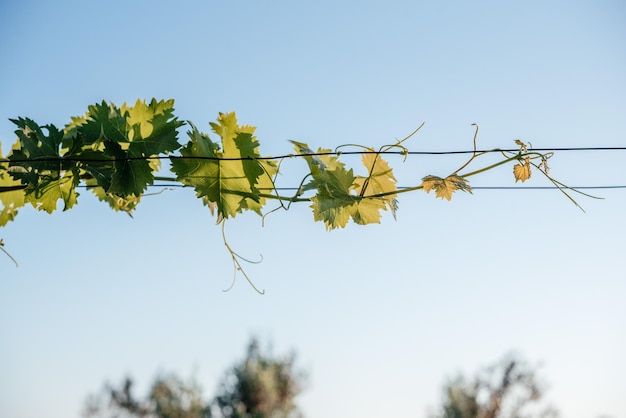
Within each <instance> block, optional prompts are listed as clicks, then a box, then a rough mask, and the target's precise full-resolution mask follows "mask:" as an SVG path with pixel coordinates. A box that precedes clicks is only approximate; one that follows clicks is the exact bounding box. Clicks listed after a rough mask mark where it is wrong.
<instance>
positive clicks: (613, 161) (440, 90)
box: [0, 0, 626, 418]
mask: <svg viewBox="0 0 626 418" xmlns="http://www.w3.org/2000/svg"><path fill="white" fill-rule="evenodd" d="M152 97H156V98H164V99H167V98H174V99H175V100H176V111H177V114H178V115H179V117H180V118H181V119H186V120H192V121H194V122H195V123H196V124H197V125H198V126H199V128H200V129H203V130H208V122H209V121H211V120H214V119H215V118H216V116H217V113H218V112H220V111H222V112H227V111H232V110H234V111H237V114H238V117H239V120H240V122H242V123H247V124H252V125H256V126H258V130H257V134H258V138H259V140H260V143H261V152H262V153H263V154H266V155H277V154H283V153H286V152H291V146H290V144H289V143H288V140H289V139H293V140H298V141H302V142H308V143H309V144H310V145H311V146H313V147H318V146H321V147H325V148H334V147H336V146H338V145H341V144H345V143H361V144H364V145H371V146H380V145H383V144H387V143H389V142H391V141H393V140H394V138H401V137H403V136H405V135H406V134H408V133H409V132H411V131H412V130H413V129H415V128H416V127H417V126H419V124H420V123H421V122H426V125H425V127H424V128H423V129H422V131H420V133H419V134H418V135H417V136H416V137H415V138H413V139H412V140H411V142H409V144H408V147H409V148H410V149H411V150H412V151H418V150H458V149H469V148H471V141H472V137H473V134H474V130H473V127H472V126H471V124H472V123H478V124H479V125H480V134H479V138H478V145H479V147H480V148H493V147H513V146H514V144H513V141H514V140H515V139H517V138H519V139H522V140H524V141H530V142H532V144H533V145H534V146H535V147H586V146H588V147H596V146H604V147H609V146H625V145H626V3H624V2H623V1H550V2H546V1H524V2H500V1H492V2H486V1H478V2H460V1H458V2H456V1H452V2H417V1H394V0H391V1H385V2H363V1H358V2H357V1H336V0H335V1H315V2H296V1H271V2H270V1H268V2H260V1H228V2H227V1H215V0H210V1H209V0H205V1H181V2H177V3H175V2H171V1H169V2H161V1H139V0H132V1H119V0H111V1H107V2H85V1H78V0H75V1H66V0H62V1H54V2H44V1H39V2H37V1H31V0H20V1H3V2H1V3H0V140H1V141H2V147H3V151H4V153H5V154H6V153H7V152H8V150H9V147H10V145H11V144H12V143H13V142H14V140H15V135H14V133H13V125H12V124H11V123H10V122H9V120H8V118H14V117H17V116H28V117H31V118H33V119H35V120H36V121H38V122H40V123H41V124H45V123H54V124H56V125H57V126H63V125H64V124H65V123H67V122H68V121H69V117H70V116H73V115H80V114H82V113H84V112H85V110H86V108H87V105H89V104H92V103H94V102H99V101H101V100H103V99H106V100H110V101H113V102H115V103H116V104H122V103H123V102H134V101H135V100H136V99H137V98H146V99H150V98H152ZM180 138H181V141H184V140H185V136H184V135H183V134H182V132H181V136H180ZM625 157H626V152H623V151H621V152H612V153H610V152H560V153H557V154H556V155H555V156H554V157H553V158H552V159H551V160H550V162H551V169H552V171H551V174H553V175H554V176H555V177H556V178H558V179H559V180H562V181H563V182H565V183H568V184H571V185H578V186H587V185H588V186H606V185H624V184H626V175H624V170H623V167H624V158H625ZM464 158H465V157H459V156H454V157H432V156H431V157H410V158H409V159H408V160H407V161H406V162H405V163H402V160H401V158H397V159H393V158H390V159H389V160H390V163H391V164H392V166H393V167H396V171H397V177H398V182H399V184H400V185H402V186H412V185H416V184H419V182H420V179H421V178H422V177H423V176H425V175H427V174H434V175H439V176H445V175H447V174H449V173H450V172H451V171H453V170H454V169H456V168H457V167H458V166H459V165H460V164H461V163H462V162H463V159H464ZM288 164H290V166H289V167H286V168H287V169H288V171H287V173H289V172H292V173H294V176H293V177H291V176H289V175H285V176H283V177H282V178H281V179H280V182H281V184H282V185H283V186H285V187H287V186H296V185H297V184H298V183H299V180H300V179H299V178H296V177H295V174H297V173H300V172H301V170H300V169H299V168H298V167H299V164H304V162H303V161H297V160H294V161H289V162H288ZM289 170H291V171H289ZM470 184H471V185H473V186H481V185H482V186H486V185H496V186H511V185H514V179H513V176H512V167H511V166H507V167H503V168H501V169H498V170H495V171H494V172H492V173H489V174H486V175H485V176H483V177H480V176H477V177H474V178H472V179H471V183H470ZM518 185H519V184H518ZM525 185H530V186H546V185H548V183H547V181H546V180H545V179H542V178H540V177H539V176H538V175H536V176H533V178H532V179H531V181H530V182H527V183H525ZM594 193H595V194H597V195H600V196H602V197H604V198H605V199H604V200H592V199H587V198H584V197H581V198H580V199H579V202H580V203H581V205H582V206H583V207H584V208H585V210H586V213H583V212H582V211H580V210H579V209H577V208H576V207H575V206H574V205H572V204H571V203H570V202H569V201H568V200H567V199H566V198H565V197H564V196H563V195H561V194H560V193H559V192H558V191H554V190H476V191H475V192H474V194H473V195H469V194H465V195H461V194H457V195H455V196H454V197H453V199H452V201H451V202H447V201H442V200H441V199H435V198H434V196H433V195H432V194H431V195H426V194H424V193H422V192H416V193H412V194H406V195H403V196H401V197H400V210H399V213H398V219H397V221H394V220H393V218H392V217H391V216H385V217H384V219H383V222H382V224H381V225H372V226H367V227H360V226H357V225H352V224H351V225H348V227H347V228H346V229H345V230H338V231H333V232H326V231H325V229H324V225H323V224H321V223H315V222H313V216H312V213H311V211H310V209H309V208H308V206H307V205H306V204H302V205H300V206H297V205H296V206H294V207H292V209H291V210H290V211H289V212H278V213H274V214H273V215H271V216H270V217H269V218H268V219H267V220H266V223H265V226H264V227H262V226H261V222H260V218H259V217H257V216H256V215H245V216H241V217H238V218H236V219H235V220H234V221H233V222H230V223H229V224H227V233H228V236H229V240H230V243H231V245H232V246H233V247H234V248H235V249H236V250H237V251H238V252H240V253H241V254H242V255H245V256H248V257H251V258H254V257H257V256H258V254H259V253H262V254H263V257H264V261H263V263H261V264H259V265H254V266H250V267H249V268H248V272H249V273H250V275H251V276H252V278H253V279H254V281H255V284H256V285H257V286H259V287H260V288H264V289H265V290H266V292H267V293H266V295H265V296H259V295H258V294H256V293H255V292H254V291H253V290H252V288H251V287H250V286H249V285H248V284H247V283H246V282H245V281H244V280H242V279H241V278H240V279H238V282H237V283H236V284H235V286H234V288H233V289H232V290H231V291H230V292H227V293H224V292H222V290H223V289H225V288H227V287H228V286H229V284H230V281H231V278H232V264H231V263H230V259H229V255H228V253H227V251H226V250H225V248H224V246H223V243H222V240H221V234H220V229H219V227H216V226H215V225H214V223H215V220H214V219H213V218H212V217H211V216H210V213H209V211H208V210H207V209H206V208H204V207H203V206H202V205H201V203H200V201H198V200H197V199H195V197H194V194H193V191H192V190H187V189H184V190H183V189H177V190H174V191H167V192H165V193H162V194H160V195H158V196H154V197H147V198H145V199H144V201H143V202H142V204H141V205H140V207H139V209H138V210H137V212H136V214H135V217H134V219H130V218H129V217H127V216H126V215H124V214H120V213H114V212H112V211H111V210H109V209H108V208H107V207H105V206H104V205H103V204H100V203H98V202H97V201H96V199H95V198H93V197H92V196H90V195H89V193H87V192H83V193H82V195H81V197H80V198H79V204H78V205H77V206H76V207H75V208H74V209H73V210H71V211H69V212H65V213H61V212H59V213H54V214H53V215H50V216H49V215H47V214H45V213H39V212H35V211H34V210H32V208H25V209H23V210H22V211H21V212H20V214H19V215H18V217H17V218H16V221H15V222H13V223H11V224H9V225H8V226H6V227H5V228H3V229H0V238H2V239H3V240H4V242H5V249H7V250H8V251H10V252H11V254H12V255H13V256H14V257H15V258H17V259H18V261H19V263H20V266H19V268H15V266H14V265H13V264H12V263H11V261H10V260H9V259H8V258H6V257H3V256H2V254H0V370H1V371H2V372H1V373H0V416H2V417H7V418H27V417H44V416H45V417H47V418H68V417H69V418H72V417H78V416H79V415H80V410H81V408H82V405H83V402H84V400H85V397H86V396H87V395H88V394H89V393H94V392H96V391H98V390H99V389H100V387H101V385H102V384H103V383H104V382H105V381H107V380H109V381H112V382H118V381H120V380H121V379H122V378H123V376H124V375H125V374H127V373H129V374H131V375H132V376H134V377H135V378H136V379H137V381H138V382H139V384H140V389H141V388H145V386H147V385H148V383H149V382H150V381H151V379H152V378H153V377H154V376H155V374H156V373H157V372H159V371H174V372H177V373H179V374H180V375H182V376H189V375H190V374H192V373H194V374H195V376H196V378H197V379H198V380H199V381H200V382H201V383H202V384H203V386H204V389H205V392H206V394H207V396H209V395H212V394H213V393H214V390H215V383H216V382H217V381H218V379H219V378H220V377H221V374H222V373H223V371H224V370H225V369H226V368H227V367H228V366H230V365H231V364H232V363H233V362H234V361H236V360H238V359H239V358H241V357H242V356H243V354H244V348H245V344H246V342H247V340H248V338H249V337H250V336H251V335H257V336H259V337H261V338H262V339H264V341H269V340H271V341H272V342H273V345H274V350H275V352H277V353H281V352H286V351H288V350H290V349H293V350H295V351H296V352H297V353H298V356H299V357H298V359H299V361H298V362H299V364H300V365H301V366H302V368H303V369H305V370H307V371H308V373H309V385H308V388H307V390H306V392H305V393H304V394H303V395H302V397H301V398H300V405H301V406H302V409H303V411H304V412H305V414H306V415H307V416H308V417H325V418H329V417H330V418H332V417H356V416H358V417H366V418H367V417H381V416H393V417H425V416H426V415H427V413H428V411H429V410H430V411H432V410H433V408H434V407H435V406H436V405H437V404H438V402H439V400H440V393H441V387H442V385H443V383H444V382H445V379H446V378H447V377H450V376H453V375H455V374H456V373H457V372H463V373H466V374H468V375H470V374H472V373H474V371H476V370H477V369H479V368H480V367H481V366H484V365H487V364H489V363H492V362H494V361H496V360H498V359H499V358H501V357H502V356H503V355H504V354H505V353H506V352H508V351H510V350H516V351H518V352H520V353H521V354H522V355H523V356H524V357H525V358H526V359H528V360H529V361H530V362H531V363H532V364H538V363H542V364H543V367H542V368H541V369H540V370H541V374H542V375H543V376H544V378H545V380H546V382H547V383H548V384H549V390H548V392H547V398H548V400H549V401H551V402H552V403H553V404H554V405H555V406H556V407H557V408H559V409H560V410H561V412H562V413H563V416H564V417H568V418H590V417H591V418H597V417H600V416H601V415H606V416H612V417H616V418H621V417H626V396H624V394H625V393H626V392H625V391H624V388H625V387H626V385H625V383H624V375H625V372H626V357H625V356H624V353H626V307H625V304H624V300H625V299H626V273H625V272H624V269H625V267H626V261H625V258H624V249H625V246H624V236H625V235H626V225H625V223H624V213H625V209H626V191H625V190H624V189H607V190H596V191H594ZM142 385H143V386H142Z"/></svg>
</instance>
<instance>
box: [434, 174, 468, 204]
mask: <svg viewBox="0 0 626 418" xmlns="http://www.w3.org/2000/svg"><path fill="white" fill-rule="evenodd" d="M422 188H423V189H424V191H425V192H426V193H430V191H431V190H435V196H437V197H439V198H441V199H447V200H452V193H454V192H455V191H457V190H462V191H464V192H470V193H471V192H472V188H471V187H470V186H469V185H468V184H467V180H466V179H464V178H463V177H461V176H457V175H455V174H452V175H450V176H448V177H446V178H445V179H442V178H441V177H437V176H426V177H424V178H423V179H422Z"/></svg>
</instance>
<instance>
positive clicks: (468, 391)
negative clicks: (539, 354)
mask: <svg viewBox="0 0 626 418" xmlns="http://www.w3.org/2000/svg"><path fill="white" fill-rule="evenodd" d="M542 396H543V389H542V388H541V387H540V384H539V383H538V381H537V377H536V371H535V370H534V369H533V368H531V367H530V366H529V365H528V364H527V363H526V362H525V361H523V360H522V359H520V358H518V357H517V356H515V355H508V356H506V357H505V358H504V359H503V360H502V361H500V362H499V363H497V364H495V365H493V366H491V367H488V368H487V369H485V370H484V371H483V372H481V373H479V374H478V375H477V376H476V377H475V378H474V379H473V380H471V381H467V380H466V379H465V378H464V377H463V376H458V377H457V378H455V379H453V380H452V381H450V382H449V383H448V384H446V386H445V387H444V400H443V404H442V406H441V409H440V412H439V413H438V414H435V415H433V418H530V417H538V418H553V417H558V413H557V411H556V410H555V409H553V408H551V407H542V406H541V402H540V400H541V398H542Z"/></svg>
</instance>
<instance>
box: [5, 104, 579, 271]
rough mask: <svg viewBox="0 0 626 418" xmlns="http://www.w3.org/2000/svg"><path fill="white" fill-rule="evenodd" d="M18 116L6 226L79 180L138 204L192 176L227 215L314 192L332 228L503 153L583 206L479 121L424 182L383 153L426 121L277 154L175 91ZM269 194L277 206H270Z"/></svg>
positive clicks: (123, 202)
mask: <svg viewBox="0 0 626 418" xmlns="http://www.w3.org/2000/svg"><path fill="white" fill-rule="evenodd" d="M11 121H12V122H13V123H14V124H15V125H16V130H15V133H16V135H17V140H16V142H15V143H14V144H13V146H12V147H11V150H10V152H9V154H8V155H7V156H6V157H4V156H3V155H2V154H1V151H2V150H1V148H0V226H4V225H6V224H7V223H8V222H9V221H13V220H14V219H15V217H16V216H17V214H18V210H19V209H20V208H22V207H23V206H26V205H31V206H33V207H34V208H35V209H37V210H40V211H45V212H47V213H52V212H53V211H55V210H56V209H57V207H58V206H59V204H60V205H61V206H62V209H63V210H64V211H66V210H69V209H71V208H72V207H74V205H76V204H77V202H78V196H79V192H78V188H79V187H81V188H84V189H86V190H89V191H91V192H92V193H94V194H95V195H96V197H97V198H98V199H99V200H100V201H103V202H106V203H107V204H108V205H109V206H110V207H111V208H112V209H113V210H116V211H123V212H126V213H127V214H132V212H133V211H134V210H135V208H136V207H137V205H138V204H139V203H140V201H141V199H142V197H143V196H145V195H146V191H147V190H148V187H149V186H152V185H154V184H155V181H169V182H177V183H179V184H180V185H182V186H184V187H191V188H193V189H194V190H195V193H196V196H197V197H198V198H199V199H200V200H201V201H202V203H203V204H204V205H206V206H207V207H208V208H209V209H210V211H211V212H212V213H213V214H214V215H215V216H216V218H217V223H218V224H222V227H223V225H224V222H226V221H227V220H229V219H231V218H235V217H236V216H237V215H238V214H240V213H242V212H244V211H253V212H256V213H257V214H259V215H261V216H265V215H267V213H269V212H273V211H275V210H277V209H285V210H286V209H289V207H290V206H291V205H292V204H294V203H308V204H309V206H310V207H311V209H312V211H313V219H314V220H315V221H321V222H324V224H325V226H326V229H328V230H332V229H336V228H343V227H345V226H346V224H347V223H348V222H349V221H350V220H352V221H353V222H354V223H356V224H359V225H366V224H371V223H379V222H380V219H381V212H382V211H387V210H389V211H390V212H391V213H392V214H393V215H394V217H395V215H396V211H397V210H398V204H397V199H398V196H399V195H400V194H402V193H408V192H413V191H416V190H424V191H425V192H427V193H429V192H431V191H433V192H434V194H435V196H436V197H438V198H442V199H447V200H451V199H452V195H453V193H455V192H456V191H463V192H470V193H471V191H472V189H471V187H470V185H469V180H468V179H469V178H470V177H472V176H475V175H477V174H480V173H483V172H486V171H488V170H491V169H493V168H495V167H498V166H501V165H503V164H513V175H514V178H515V181H516V182H517V181H521V182H524V181H526V180H528V179H529V178H530V176H531V174H532V173H533V170H537V171H538V172H540V173H541V174H543V175H544V176H545V177H546V178H547V179H549V180H550V181H551V182H552V183H553V184H554V185H555V186H556V187H557V188H558V189H559V190H560V191H561V192H563V193H564V194H565V195H566V196H567V197H568V198H569V199H570V200H571V201H572V202H574V204H576V205H577V206H578V204H577V203H576V202H575V201H574V199H573V198H572V197H571V195H570V194H569V193H568V192H569V191H575V192H578V193H581V192H579V191H577V190H575V189H571V188H569V187H568V186H566V185H564V184H563V183H561V182H559V181H557V180H556V179H554V178H553V177H551V176H550V174H549V168H548V159H549V158H550V157H551V156H552V153H551V152H547V153H542V152H538V151H533V150H532V149H529V148H528V146H527V145H526V144H525V143H523V142H521V141H519V140H516V141H515V142H516V144H517V145H518V146H519V150H517V151H515V152H511V151H504V150H499V149H495V150H490V151H477V148H476V135H477V133H478V126H476V134H475V135H474V152H473V153H472V154H471V157H470V158H469V159H468V161H467V162H466V163H465V164H463V165H462V166H461V167H459V168H458V169H457V170H455V171H453V172H452V173H450V174H449V175H448V176H446V177H438V176H434V175H426V176H425V177H423V178H422V180H421V182H420V183H419V184H416V185H413V186H411V187H404V188H398V186H397V180H396V178H395V176H394V172H393V168H392V167H391V166H390V165H389V163H388V162H387V161H386V160H385V159H384V158H383V156H384V155H385V154H390V153H395V154H401V155H403V156H404V157H405V159H406V157H407V156H408V155H409V150H408V148H407V147H406V145H405V144H406V141H407V140H408V139H409V138H411V137H412V136H413V135H414V134H415V133H416V132H417V131H418V130H419V129H420V128H421V126H420V128H418V129H417V130H416V131H415V132H413V133H412V134H411V135H409V136H407V137H406V138H404V139H401V140H398V141H396V142H394V143H392V144H390V145H385V146H382V147H380V148H378V149H375V148H372V147H368V146H363V145H354V144H348V145H343V146H340V147H338V148H336V149H334V150H331V149H324V148H319V149H317V150H313V149H311V148H309V146H308V145H307V144H306V143H302V142H296V141H291V142H292V144H293V152H292V153H289V154H286V155H283V156H279V157H270V156H263V155H262V154H261V153H260V151H259V141H258V139H257V138H256V136H255V135H254V133H255V127H253V126H249V125H240V124H239V122H238V121H237V117H236V115H235V113H234V112H232V113H220V114H219V115H218V117H217V120H216V121H215V122H212V123H211V124H210V126H211V131H212V133H211V134H209V133H205V132H201V131H199V130H198V129H197V128H196V126H195V125H194V124H193V123H192V122H183V121H181V120H179V119H178V117H177V116H175V114H174V101H173V100H160V101H157V100H156V99H152V100H151V101H150V102H149V103H146V102H145V101H142V100H137V102H136V103H135V104H134V105H132V106H129V105H126V104H123V105H122V106H120V107H118V106H115V105H114V104H113V103H107V102H105V101H103V102H102V103H98V104H94V105H91V106H89V107H88V109H87V112H86V113H85V115H84V116H77V117H72V118H70V122H69V123H68V124H67V125H66V126H65V127H64V128H62V129H61V128H57V127H56V126H54V125H52V124H48V125H39V124H38V123H36V122H35V121H33V120H31V119H29V118H24V117H19V118H17V119H11ZM185 125H186V126H187V127H188V131H187V142H186V143H184V144H181V142H180V141H179V138H178V135H179V128H181V127H183V126H185ZM216 138H219V140H216ZM346 149H349V150H353V151H345V150H346ZM354 150H356V151H354ZM342 153H346V154H347V153H352V154H354V153H356V154H360V155H361V161H362V164H363V166H364V170H363V172H364V173H366V175H363V176H361V175H357V174H355V171H354V169H353V168H351V167H347V166H346V164H345V163H344V162H342V161H341V159H340V157H341V155H342ZM487 153H500V154H501V156H502V158H501V160H500V161H498V162H496V163H491V164H489V165H486V166H482V167H479V168H475V169H473V170H470V166H472V165H475V164H476V159H477V158H478V157H480V156H482V155H485V154H487ZM294 157H299V158H301V159H302V160H304V161H305V162H306V168H307V173H306V175H304V177H303V178H302V179H300V181H299V187H298V188H297V190H296V191H295V192H294V193H293V194H287V195H285V194H284V190H282V189H280V188H279V187H278V186H277V183H276V179H277V176H278V174H279V173H280V167H281V164H282V163H283V161H284V160H286V159H291V158H294ZM163 160H168V161H169V163H170V172H171V173H172V175H171V176H169V177H162V176H158V175H157V174H158V172H159V170H160V169H161V163H162V161H163ZM270 201H273V202H276V203H277V206H275V207H274V208H273V209H271V210H269V211H266V212H264V210H265V208H266V206H267V204H268V202H270ZM224 242H225V245H226V248H227V249H228V251H229V252H230V254H231V256H232V259H233V263H234V265H235V272H237V271H241V272H242V273H243V274H244V276H246V274H245V272H244V271H243V269H242V268H241V265H240V260H244V259H243V258H241V257H240V256H239V255H237V253H235V252H234V251H233V250H232V249H231V247H230V246H229V245H228V243H227V242H226V240H224ZM3 245H4V244H3V242H2V241H1V240H0V249H1V250H2V251H3V252H5V253H6V255H8V256H9V257H10V255H9V254H8V252H6V250H5V249H4V248H3ZM11 260H13V261H14V262H15V260H14V259H13V258H12V257H11ZM15 264H17V262H15ZM246 279H248V277H247V276H246ZM248 280H249V279H248Z"/></svg>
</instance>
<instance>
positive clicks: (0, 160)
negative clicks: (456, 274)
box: [0, 147, 626, 164]
mask: <svg viewBox="0 0 626 418" xmlns="http://www.w3.org/2000/svg"><path fill="white" fill-rule="evenodd" d="M556 151H559V152H561V151H626V147H577V148H572V147H563V148H533V149H529V150H528V152H556ZM492 152H510V153H513V152H520V150H519V149H500V148H494V149H491V150H460V151H406V152H405V151H327V152H310V153H302V154H284V155H278V156H275V157H209V156H183V155H171V156H162V155H159V156H141V157H123V158H79V157H41V158H24V159H17V158H16V159H7V158H0V163H14V164H15V163H28V162H32V161H37V162H61V161H68V162H84V163H97V162H116V161H142V160H210V161H254V160H281V159H287V158H294V157H322V156H329V155H330V156H340V155H365V154H378V155H381V154H386V155H403V156H406V155H454V154H488V153H492Z"/></svg>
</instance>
